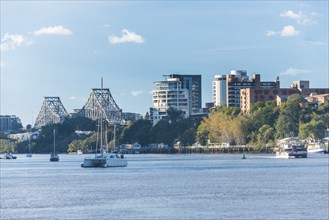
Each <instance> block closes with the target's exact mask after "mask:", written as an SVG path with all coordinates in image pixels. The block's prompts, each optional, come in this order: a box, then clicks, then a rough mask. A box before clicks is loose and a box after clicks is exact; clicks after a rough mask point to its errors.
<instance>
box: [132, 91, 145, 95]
mask: <svg viewBox="0 0 329 220" xmlns="http://www.w3.org/2000/svg"><path fill="white" fill-rule="evenodd" d="M143 93H144V92H143V91H142V90H136V91H131V94H132V95H133V96H139V95H141V94H143Z"/></svg>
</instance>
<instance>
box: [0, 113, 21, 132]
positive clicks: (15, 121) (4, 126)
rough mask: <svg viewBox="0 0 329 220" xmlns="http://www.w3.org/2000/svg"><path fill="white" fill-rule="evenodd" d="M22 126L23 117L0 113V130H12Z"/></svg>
mask: <svg viewBox="0 0 329 220" xmlns="http://www.w3.org/2000/svg"><path fill="white" fill-rule="evenodd" d="M19 128H22V122H21V119H20V118H18V117H16V116H15V115H0V131H12V130H16V129H19Z"/></svg>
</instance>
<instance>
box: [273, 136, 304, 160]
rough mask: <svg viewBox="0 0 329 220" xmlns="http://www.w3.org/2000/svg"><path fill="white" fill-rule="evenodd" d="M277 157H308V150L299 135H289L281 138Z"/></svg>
mask: <svg viewBox="0 0 329 220" xmlns="http://www.w3.org/2000/svg"><path fill="white" fill-rule="evenodd" d="M275 157H276V158H287V159H289V158H299V157H301V158H306V157H307V150H306V148H305V145H304V143H302V142H301V141H300V140H299V138H298V137H289V138H284V139H281V140H279V148H278V150H277V151H276V156H275Z"/></svg>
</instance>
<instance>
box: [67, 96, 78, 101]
mask: <svg viewBox="0 0 329 220" xmlns="http://www.w3.org/2000/svg"><path fill="white" fill-rule="evenodd" d="M69 99H70V100H75V99H77V97H76V96H71V97H70V98H69Z"/></svg>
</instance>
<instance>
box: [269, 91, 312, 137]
mask: <svg viewBox="0 0 329 220" xmlns="http://www.w3.org/2000/svg"><path fill="white" fill-rule="evenodd" d="M305 102H306V101H305V99H303V97H302V96H301V95H299V94H294V95H291V96H289V97H288V100H287V102H285V103H283V104H281V106H280V114H279V117H278V120H277V121H276V124H275V128H276V138H278V139H281V138H284V137H291V136H297V135H298V131H299V123H300V118H301V116H302V105H301V104H302V103H305Z"/></svg>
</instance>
